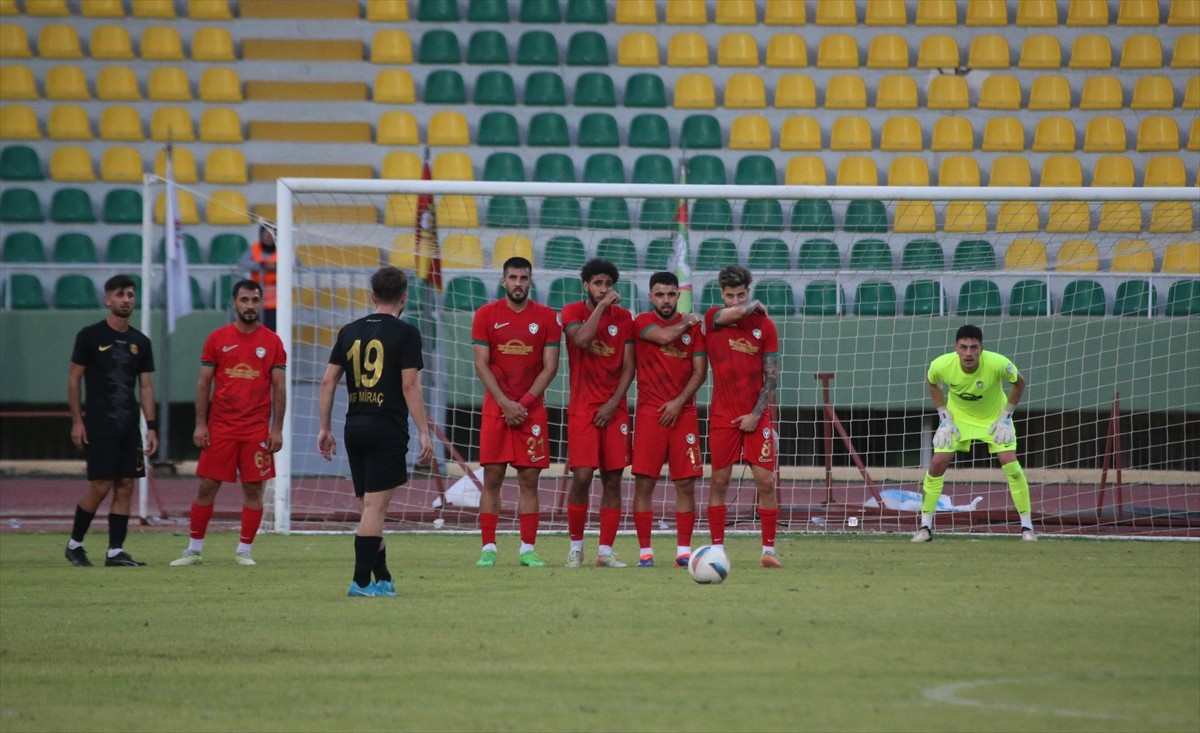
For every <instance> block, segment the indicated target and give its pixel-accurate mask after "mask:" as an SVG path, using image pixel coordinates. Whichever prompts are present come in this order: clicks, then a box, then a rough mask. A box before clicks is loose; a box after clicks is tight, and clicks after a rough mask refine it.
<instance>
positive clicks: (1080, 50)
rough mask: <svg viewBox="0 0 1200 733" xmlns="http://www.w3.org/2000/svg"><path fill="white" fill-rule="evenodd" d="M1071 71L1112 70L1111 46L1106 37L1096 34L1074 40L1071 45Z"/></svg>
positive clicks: (1085, 35)
mask: <svg viewBox="0 0 1200 733" xmlns="http://www.w3.org/2000/svg"><path fill="white" fill-rule="evenodd" d="M1068 66H1070V68H1072V69H1110V68H1112V45H1111V44H1110V43H1109V42H1108V37H1107V36H1102V35H1100V34H1098V33H1088V34H1084V35H1081V36H1079V37H1077V38H1076V39H1075V42H1074V43H1073V44H1072V45H1071V61H1070V63H1069V64H1068Z"/></svg>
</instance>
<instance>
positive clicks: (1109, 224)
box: [1096, 201, 1142, 233]
mask: <svg viewBox="0 0 1200 733" xmlns="http://www.w3.org/2000/svg"><path fill="white" fill-rule="evenodd" d="M1096 231H1098V232H1105V233H1111V232H1140V231H1142V207H1141V206H1140V205H1139V204H1138V203H1137V202H1136V201H1105V202H1103V203H1101V204H1100V223H1099V224H1097V225H1096Z"/></svg>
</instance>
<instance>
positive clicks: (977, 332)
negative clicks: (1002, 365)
mask: <svg viewBox="0 0 1200 733" xmlns="http://www.w3.org/2000/svg"><path fill="white" fill-rule="evenodd" d="M963 339H975V340H976V341H978V342H979V343H981V344H982V343H983V329H981V328H980V327H979V326H972V325H971V324H969V323H968V324H967V325H965V326H960V327H959V329H958V332H957V333H955V334H954V343H956V344H957V343H958V342H959V341H962V340H963Z"/></svg>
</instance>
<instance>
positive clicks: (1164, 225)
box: [1147, 201, 1195, 234]
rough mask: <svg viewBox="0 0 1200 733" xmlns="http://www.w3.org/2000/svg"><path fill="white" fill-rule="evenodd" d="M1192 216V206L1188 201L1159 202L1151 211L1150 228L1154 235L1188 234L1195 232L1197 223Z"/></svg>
mask: <svg viewBox="0 0 1200 733" xmlns="http://www.w3.org/2000/svg"><path fill="white" fill-rule="evenodd" d="M1194 221H1195V220H1194V218H1193V216H1192V204H1191V203H1189V202H1187V201H1159V202H1158V203H1156V204H1154V208H1152V209H1151V210H1150V226H1149V227H1147V229H1148V231H1150V232H1152V233H1156V234H1158V233H1163V232H1171V233H1186V232H1191V231H1194V227H1195V223H1194Z"/></svg>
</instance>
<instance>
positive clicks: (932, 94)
mask: <svg viewBox="0 0 1200 733" xmlns="http://www.w3.org/2000/svg"><path fill="white" fill-rule="evenodd" d="M925 106H927V107H928V108H929V109H967V108H968V107H970V106H971V100H970V97H969V92H968V90H967V80H966V78H964V77H961V76H958V75H957V74H941V75H939V76H935V77H934V78H933V80H932V81H930V82H929V96H928V98H927V99H926V103H925Z"/></svg>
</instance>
